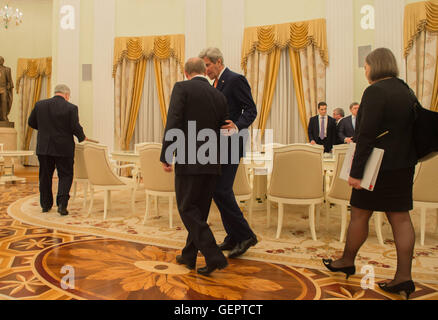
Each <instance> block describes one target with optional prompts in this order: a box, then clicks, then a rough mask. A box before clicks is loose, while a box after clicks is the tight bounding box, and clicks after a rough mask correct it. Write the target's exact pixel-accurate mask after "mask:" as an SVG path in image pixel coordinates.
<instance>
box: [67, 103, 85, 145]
mask: <svg viewBox="0 0 438 320" xmlns="http://www.w3.org/2000/svg"><path fill="white" fill-rule="evenodd" d="M70 120H71V130H72V133H73V135H75V136H76V138H78V141H79V142H82V141H84V140H85V134H84V129H83V128H82V126H81V125H80V123H79V112H78V107H77V106H74V108H73V112H72V116H71V119H70Z"/></svg>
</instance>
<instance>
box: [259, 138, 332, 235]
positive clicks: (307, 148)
mask: <svg viewBox="0 0 438 320" xmlns="http://www.w3.org/2000/svg"><path fill="white" fill-rule="evenodd" d="M323 151H324V149H323V148H322V146H311V145H306V144H293V145H288V146H285V147H280V148H274V160H273V167H272V175H271V179H270V183H269V185H268V194H267V198H268V201H267V205H268V217H267V218H268V219H267V220H268V226H269V219H270V211H271V205H270V202H271V201H274V202H277V203H278V224H277V235H276V238H277V239H278V238H279V237H280V233H281V229H282V227H283V215H284V204H296V205H308V206H309V224H310V231H311V234H312V239H313V240H317V238H316V231H315V208H316V205H319V204H322V203H323V202H324V192H323V169H322V157H323Z"/></svg>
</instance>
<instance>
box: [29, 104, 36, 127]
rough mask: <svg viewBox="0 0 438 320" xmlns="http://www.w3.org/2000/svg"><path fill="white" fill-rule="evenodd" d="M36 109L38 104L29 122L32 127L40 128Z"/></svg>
mask: <svg viewBox="0 0 438 320" xmlns="http://www.w3.org/2000/svg"><path fill="white" fill-rule="evenodd" d="M36 110H37V106H36V105H35V107H34V108H33V110H32V112H31V113H30V116H29V119H28V120H27V124H28V125H29V127H31V128H32V129H35V130H38V121H37V115H36V113H37V111H36Z"/></svg>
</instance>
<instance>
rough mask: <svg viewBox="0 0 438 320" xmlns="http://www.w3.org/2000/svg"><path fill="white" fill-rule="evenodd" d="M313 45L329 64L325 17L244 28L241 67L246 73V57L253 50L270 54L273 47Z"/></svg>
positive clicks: (294, 47) (302, 47) (301, 47)
mask: <svg viewBox="0 0 438 320" xmlns="http://www.w3.org/2000/svg"><path fill="white" fill-rule="evenodd" d="M309 45H314V46H315V47H316V48H318V49H319V52H320V55H321V58H322V61H323V62H324V64H325V65H326V66H328V64H329V59H328V49H327V28H326V21H325V19H316V20H309V21H301V22H292V23H285V24H277V25H269V26H261V27H249V28H245V31H244V35H243V44H242V60H241V61H242V62H241V66H242V69H243V70H244V71H245V74H246V73H247V64H248V57H249V56H250V55H251V54H253V53H254V52H255V51H260V52H263V53H266V54H270V53H271V52H272V51H273V50H274V49H275V48H279V49H284V48H287V47H289V48H292V49H294V50H300V49H304V48H306V47H307V46H309Z"/></svg>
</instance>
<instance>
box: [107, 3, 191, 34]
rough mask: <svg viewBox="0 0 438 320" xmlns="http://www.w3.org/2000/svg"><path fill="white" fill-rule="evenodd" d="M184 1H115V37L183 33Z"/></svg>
mask: <svg viewBox="0 0 438 320" xmlns="http://www.w3.org/2000/svg"><path fill="white" fill-rule="evenodd" d="M185 3H186V2H185V1H182V0H128V1H127V0H116V27H115V28H116V36H117V37H124V36H153V35H165V34H179V33H184V28H185Z"/></svg>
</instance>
